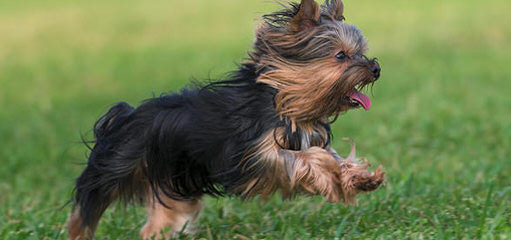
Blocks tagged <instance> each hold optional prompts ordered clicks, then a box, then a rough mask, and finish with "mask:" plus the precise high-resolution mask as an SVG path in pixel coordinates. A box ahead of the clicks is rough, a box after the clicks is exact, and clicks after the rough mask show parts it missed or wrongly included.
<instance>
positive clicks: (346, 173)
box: [279, 147, 385, 204]
mask: <svg viewBox="0 0 511 240" xmlns="http://www.w3.org/2000/svg"><path fill="white" fill-rule="evenodd" d="M332 151H333V149H328V150H325V149H322V148H320V147H311V148H309V149H307V150H303V151H291V150H280V151H279V155H280V156H281V157H282V158H283V159H284V162H285V164H286V170H287V173H288V176H289V180H290V182H289V185H290V186H289V187H290V189H292V190H293V191H296V190H305V191H307V192H309V193H311V194H318V195H322V196H324V197H326V199H327V200H328V201H329V202H339V201H343V202H345V203H347V204H356V195H357V194H358V193H361V192H368V191H373V190H375V189H377V188H378V187H379V186H380V185H381V184H382V183H383V181H384V175H385V173H384V172H383V171H382V170H381V169H380V168H378V169H377V170H376V171H375V172H374V173H372V172H369V171H368V170H367V167H368V164H355V163H352V162H351V161H348V160H347V161H345V160H344V159H342V157H340V156H339V155H338V154H337V153H335V151H333V152H334V153H335V154H333V153H332Z"/></svg>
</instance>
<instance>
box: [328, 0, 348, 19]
mask: <svg viewBox="0 0 511 240" xmlns="http://www.w3.org/2000/svg"><path fill="white" fill-rule="evenodd" d="M326 6H327V8H328V11H329V12H330V14H331V15H332V17H333V18H334V19H335V20H338V21H343V20H344V19H345V18H344V3H342V0H327V1H326Z"/></svg>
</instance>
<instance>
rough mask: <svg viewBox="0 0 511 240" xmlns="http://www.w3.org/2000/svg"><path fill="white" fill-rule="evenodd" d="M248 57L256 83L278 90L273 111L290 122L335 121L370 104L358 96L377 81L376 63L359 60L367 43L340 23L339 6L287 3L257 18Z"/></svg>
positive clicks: (337, 0) (307, 0) (336, 2)
mask: <svg viewBox="0 0 511 240" xmlns="http://www.w3.org/2000/svg"><path fill="white" fill-rule="evenodd" d="M263 19H264V22H263V23H262V25H261V26H260V27H259V28H258V29H257V31H256V40H255V43H254V51H253V52H251V53H250V57H251V59H252V60H253V62H255V64H256V65H257V66H258V67H259V69H260V70H261V74H260V75H259V78H258V81H259V82H262V83H265V84H268V85H270V86H272V87H273V88H275V89H277V90H278V93H277V95H276V98H275V105H276V108H277V111H278V112H279V113H280V114H281V115H282V116H285V117H288V118H289V119H291V120H292V121H298V122H301V121H311V120H317V119H324V118H328V117H330V116H336V115H338V114H339V113H342V112H345V111H347V110H349V109H353V108H357V107H359V106H362V107H363V108H364V109H366V110H369V108H370V107H371V100H370V99H369V97H367V96H366V95H364V94H362V93H361V92H360V91H361V90H362V89H363V88H364V86H366V85H367V84H370V83H373V82H374V81H376V80H377V79H378V78H379V77H380V70H381V69H380V65H379V64H378V62H377V61H376V59H369V58H368V57H366V56H365V53H366V51H367V50H368V47H367V40H366V38H365V37H364V35H363V34H362V32H361V31H360V29H358V28H357V27H355V26H354V25H350V24H346V23H344V22H343V21H344V19H345V18H344V5H343V3H342V1H341V0H327V1H326V2H325V3H324V4H323V5H321V6H320V5H319V4H318V3H316V2H315V1H314V0H302V1H301V3H300V4H296V3H289V6H287V7H286V8H285V9H284V10H282V11H278V12H275V13H272V14H268V15H264V16H263Z"/></svg>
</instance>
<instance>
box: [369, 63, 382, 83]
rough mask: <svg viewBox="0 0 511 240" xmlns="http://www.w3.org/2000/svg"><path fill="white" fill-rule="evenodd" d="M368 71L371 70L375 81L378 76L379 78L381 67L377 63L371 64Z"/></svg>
mask: <svg viewBox="0 0 511 240" xmlns="http://www.w3.org/2000/svg"><path fill="white" fill-rule="evenodd" d="M369 71H371V73H372V74H373V76H374V80H375V81H376V80H378V78H380V72H381V68H380V65H379V64H378V63H375V64H373V65H372V66H371V68H370V69H369Z"/></svg>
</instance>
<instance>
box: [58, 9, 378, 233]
mask: <svg viewBox="0 0 511 240" xmlns="http://www.w3.org/2000/svg"><path fill="white" fill-rule="evenodd" d="M343 10H344V5H343V4H342V2H341V1H340V0H338V1H336V0H331V1H327V2H326V3H325V4H324V5H322V6H320V5H319V4H317V3H316V2H315V1H313V0H302V2H301V4H295V3H291V5H290V6H289V7H288V8H286V9H285V10H283V11H280V12H277V13H273V14H269V15H266V16H265V17H264V19H265V21H264V22H263V23H262V25H261V26H260V27H259V28H258V29H257V32H256V41H255V43H254V49H253V51H252V52H250V53H249V60H248V61H247V62H246V63H243V64H241V65H240V67H239V69H238V70H237V71H235V72H233V73H232V75H231V76H230V77H229V78H228V79H227V80H224V81H217V82H211V83H208V84H203V85H201V84H196V85H191V86H189V87H187V88H185V89H183V90H182V91H180V92H179V93H171V94H166V95H162V96H159V97H154V98H151V99H148V100H146V101H145V102H143V103H142V104H141V105H140V106H138V107H137V108H133V107H131V106H129V105H128V104H126V103H118V104H117V105H115V106H113V107H112V108H111V109H110V110H109V111H108V112H107V113H106V114H105V115H104V116H103V117H101V118H100V119H99V120H98V121H97V123H96V124H95V126H94V136H95V141H94V146H93V147H92V148H91V153H90V156H89V159H88V164H87V167H86V168H85V170H84V171H83V173H82V174H81V176H80V177H79V178H78V179H77V181H76V187H75V199H74V202H75V205H74V210H73V213H72V215H71V217H70V219H69V224H68V228H69V234H70V238H71V239H77V238H84V237H89V238H92V237H93V235H94V232H95V230H96V227H97V225H98V221H99V219H100V217H101V215H102V214H103V212H104V211H105V210H106V208H107V207H108V206H109V205H110V204H111V203H112V202H114V201H115V200H117V199H120V200H122V201H123V202H125V203H133V202H135V203H143V204H146V206H147V209H148V223H147V224H146V226H145V227H144V229H143V230H142V232H141V235H142V237H143V238H144V239H150V238H151V237H152V236H156V237H168V236H171V235H173V234H174V233H176V232H178V231H180V230H181V228H184V227H185V226H186V224H191V223H192V222H194V221H195V220H196V218H197V215H198V213H199V212H200V209H201V204H200V199H201V197H202V196H203V195H206V194H207V195H212V196H216V197H219V196H225V195H227V196H240V197H242V198H244V199H248V198H252V197H255V196H261V197H262V198H265V197H268V196H270V195H271V194H274V193H275V192H277V191H280V192H281V193H282V195H283V196H284V197H291V196H296V195H298V194H307V195H322V196H324V197H325V198H327V200H328V201H330V202H344V203H347V204H355V203H356V195H357V194H358V193H361V192H367V191H372V190H375V189H376V188H377V187H378V186H380V185H381V184H382V182H383V180H384V173H383V171H381V170H377V171H376V172H375V173H371V172H369V171H368V170H367V165H364V164H362V165H360V164H356V163H355V161H354V157H349V158H348V159H347V160H344V159H343V158H342V157H340V156H339V155H338V154H337V153H336V152H335V150H334V149H333V148H332V147H331V146H330V141H331V130H330V122H329V119H331V117H336V116H338V115H339V114H340V113H343V112H346V111H348V110H350V109H354V108H358V107H359V106H362V107H364V108H365V109H366V110H368V109H369V108H370V107H371V102H370V99H369V98H368V97H367V96H365V95H364V94H362V93H360V92H359V90H361V89H362V88H363V87H364V86H366V85H367V84H371V83H374V81H376V80H377V79H378V78H379V76H380V67H379V64H378V62H377V61H376V60H374V59H369V58H367V57H366V56H365V55H364V54H365V52H366V51H367V41H366V39H365V37H364V36H363V34H362V32H361V31H360V30H359V29H358V28H356V27H355V26H353V25H348V24H345V23H343V22H342V20H344V14H343ZM165 227H171V229H172V231H171V232H170V233H169V234H168V235H160V233H161V230H163V229H164V228H165Z"/></svg>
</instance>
